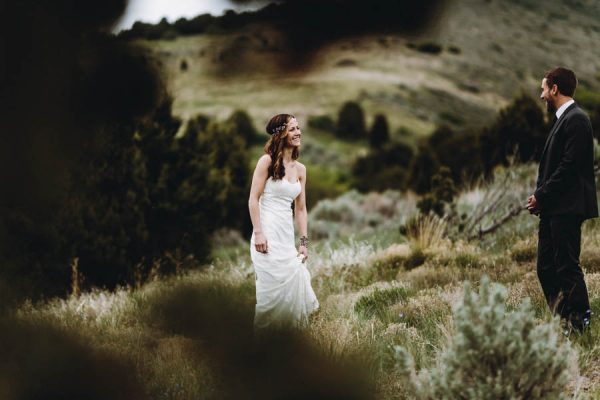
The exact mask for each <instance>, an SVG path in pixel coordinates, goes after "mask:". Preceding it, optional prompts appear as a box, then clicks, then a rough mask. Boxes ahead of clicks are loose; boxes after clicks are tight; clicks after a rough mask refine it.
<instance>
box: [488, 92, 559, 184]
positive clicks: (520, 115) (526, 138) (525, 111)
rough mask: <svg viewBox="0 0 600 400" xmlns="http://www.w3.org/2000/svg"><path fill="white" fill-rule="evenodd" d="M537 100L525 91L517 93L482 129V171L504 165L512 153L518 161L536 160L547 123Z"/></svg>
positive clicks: (546, 133)
mask: <svg viewBox="0 0 600 400" xmlns="http://www.w3.org/2000/svg"><path fill="white" fill-rule="evenodd" d="M538 103H539V102H538V101H536V100H534V99H533V98H531V97H529V96H528V95H521V96H520V97H518V98H517V99H515V100H514V101H513V102H512V103H511V104H510V105H508V106H507V107H506V108H504V109H503V110H501V111H500V113H499V114H498V116H497V117H496V121H495V122H494V123H493V124H492V126H490V127H489V128H487V129H485V130H484V131H483V132H482V134H481V136H480V138H481V158H482V162H483V166H484V170H485V172H486V173H490V172H491V170H492V169H493V167H494V166H496V165H499V164H505V165H507V164H508V159H509V157H510V156H512V155H516V156H517V159H518V161H521V162H526V161H531V160H536V161H537V160H539V157H540V156H541V152H542V150H543V147H544V143H545V141H546V136H547V135H548V132H549V127H548V126H547V124H546V123H545V122H544V114H543V112H542V110H541V108H540V106H539V105H538Z"/></svg>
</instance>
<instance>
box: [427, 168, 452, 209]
mask: <svg viewBox="0 0 600 400" xmlns="http://www.w3.org/2000/svg"><path fill="white" fill-rule="evenodd" d="M457 193H458V189H457V188H456V185H455V184H454V181H453V180H452V177H451V175H450V170H449V169H448V167H444V166H442V167H440V169H439V170H438V172H437V173H436V174H435V175H434V176H433V177H432V178H431V192H429V193H427V194H426V195H425V196H423V197H422V198H421V200H419V202H418V203H417V207H418V208H419V210H420V211H421V212H422V213H423V214H429V213H431V212H433V213H435V214H437V215H439V216H443V215H444V214H445V208H446V205H447V204H450V203H451V202H452V200H453V199H454V196H456V194H457Z"/></svg>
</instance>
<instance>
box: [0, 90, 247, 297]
mask: <svg viewBox="0 0 600 400" xmlns="http://www.w3.org/2000/svg"><path fill="white" fill-rule="evenodd" d="M171 103H172V100H171V99H170V98H168V97H165V99H164V100H163V101H162V103H161V104H160V105H159V106H158V108H157V109H156V110H155V111H154V113H153V114H152V115H150V116H148V117H146V118H145V119H143V120H141V121H138V122H136V123H132V124H117V123H115V124H107V125H105V126H104V127H103V131H102V132H101V134H100V135H98V138H99V139H98V140H100V141H101V143H99V144H98V148H99V149H100V150H99V151H95V152H93V153H92V154H90V153H89V152H85V151H83V152H81V156H80V158H79V159H78V160H76V164H75V165H76V166H77V167H76V168H73V169H72V170H71V171H69V175H68V177H66V179H67V180H68V184H67V185H66V188H67V189H66V190H65V191H63V192H62V193H61V195H60V196H59V197H58V198H57V199H56V201H55V202H54V204H55V206H54V207H55V208H54V212H52V213H41V214H40V215H35V214H32V213H27V212H24V211H23V210H20V209H18V208H15V209H13V210H12V211H11V212H9V213H6V214H5V216H4V219H3V221H2V222H3V223H4V224H5V227H6V228H7V231H9V232H11V235H9V237H7V238H6V240H4V241H3V243H2V246H4V248H3V254H4V255H5V259H4V260H3V266H2V270H1V274H0V280H1V279H4V280H6V281H7V282H12V283H13V284H14V285H13V286H14V287H15V288H16V290H15V293H19V294H20V295H22V296H28V297H29V296H30V297H34V298H37V297H39V296H44V295H50V296H53V295H64V294H66V293H67V292H68V290H69V287H70V285H71V283H72V282H71V276H72V273H73V271H74V270H77V272H78V274H79V276H80V282H78V284H79V285H81V287H82V288H89V287H93V286H99V287H108V288H114V287H115V286H116V285H127V284H132V283H134V282H139V281H140V280H143V279H145V277H147V276H148V275H149V274H150V271H153V273H157V272H159V273H170V272H174V271H177V270H180V269H183V268H186V267H188V266H190V265H192V263H193V262H194V261H204V260H206V258H207V257H208V255H209V252H210V234H211V233H212V232H213V231H215V230H216V229H217V228H220V227H232V228H237V229H243V228H245V227H247V226H248V224H249V222H248V217H247V212H246V208H245V203H246V191H247V189H248V185H249V174H250V173H249V169H248V165H249V162H248V158H247V157H248V156H247V152H246V147H247V140H252V133H253V127H252V125H251V123H249V121H248V119H247V118H244V117H245V115H244V113H242V112H236V113H234V114H233V115H232V117H231V118H230V119H228V120H227V121H224V122H220V121H213V120H210V119H209V118H207V117H204V116H198V117H196V118H193V119H192V120H191V121H189V123H188V124H187V125H186V126H185V128H182V122H181V121H180V120H179V119H177V118H176V117H174V116H173V115H172V112H171ZM180 131H182V132H183V134H178V132H180Z"/></svg>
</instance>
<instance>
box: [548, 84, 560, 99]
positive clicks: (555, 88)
mask: <svg viewBox="0 0 600 400" xmlns="http://www.w3.org/2000/svg"><path fill="white" fill-rule="evenodd" d="M558 93H559V90H558V85H557V84H556V83H555V84H553V85H552V87H551V88H550V94H551V95H552V96H557V95H558Z"/></svg>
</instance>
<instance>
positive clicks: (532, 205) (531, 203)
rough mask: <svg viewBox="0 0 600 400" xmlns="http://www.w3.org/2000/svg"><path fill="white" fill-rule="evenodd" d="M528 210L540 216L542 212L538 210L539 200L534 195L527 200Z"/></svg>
mask: <svg viewBox="0 0 600 400" xmlns="http://www.w3.org/2000/svg"><path fill="white" fill-rule="evenodd" d="M527 210H528V211H529V213H530V214H534V215H539V213H540V210H538V204H537V199H536V198H535V196H534V195H531V196H529V197H528V198H527Z"/></svg>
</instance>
